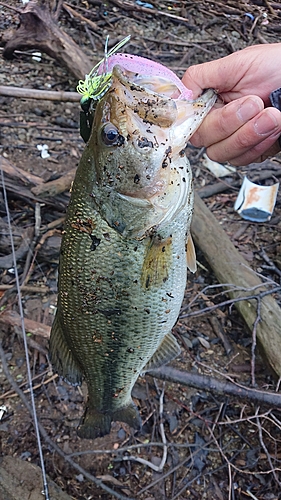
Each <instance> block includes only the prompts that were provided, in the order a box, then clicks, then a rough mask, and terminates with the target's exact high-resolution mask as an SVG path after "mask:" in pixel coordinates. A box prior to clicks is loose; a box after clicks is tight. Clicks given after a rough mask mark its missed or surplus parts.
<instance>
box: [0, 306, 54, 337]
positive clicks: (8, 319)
mask: <svg viewBox="0 0 281 500" xmlns="http://www.w3.org/2000/svg"><path fill="white" fill-rule="evenodd" d="M0 322H4V323H6V325H10V326H18V327H21V318H20V315H19V314H18V313H17V312H15V311H10V310H8V309H7V310H4V311H3V312H2V313H1V314H0ZM24 326H25V329H26V331H27V332H28V333H32V334H33V335H38V336H40V337H43V338H45V339H48V338H50V331H51V327H50V326H48V325H45V324H44V323H38V322H37V321H33V320H32V319H27V318H24Z"/></svg>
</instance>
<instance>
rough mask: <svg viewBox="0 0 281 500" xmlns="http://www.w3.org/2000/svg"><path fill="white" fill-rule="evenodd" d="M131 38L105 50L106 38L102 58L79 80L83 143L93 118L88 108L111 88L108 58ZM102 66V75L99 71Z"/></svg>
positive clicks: (88, 135)
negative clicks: (83, 78)
mask: <svg viewBox="0 0 281 500" xmlns="http://www.w3.org/2000/svg"><path fill="white" fill-rule="evenodd" d="M130 38H131V35H128V36H126V37H125V38H123V40H121V41H120V42H118V43H117V44H116V45H115V46H114V47H113V48H112V49H110V50H109V51H108V50H107V47H108V39H109V36H107V37H106V41H105V49H104V57H103V58H102V59H101V61H99V62H98V63H97V64H96V65H95V66H94V67H93V69H91V71H90V73H89V74H88V75H86V76H85V80H79V82H78V85H77V87H76V90H77V92H78V93H79V94H81V95H82V98H81V100H80V104H81V108H82V111H81V113H80V134H81V136H82V138H83V139H84V141H85V142H87V141H88V140H89V138H90V133H91V127H92V123H93V117H92V115H91V113H90V108H91V105H92V103H93V101H99V100H100V99H101V98H102V97H103V96H104V94H105V93H106V92H107V91H108V89H109V88H110V86H111V77H112V73H111V72H109V71H108V58H109V57H110V56H112V55H113V54H115V52H117V50H119V49H120V48H121V47H123V46H124V45H125V44H126V43H127V42H128V41H129V40H130ZM101 65H103V68H102V73H101V74H99V69H100V67H101Z"/></svg>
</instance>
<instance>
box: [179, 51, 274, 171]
mask: <svg viewBox="0 0 281 500" xmlns="http://www.w3.org/2000/svg"><path fill="white" fill-rule="evenodd" d="M280 59H281V43H277V44H270V45H255V46H252V47H248V48H246V49H244V50H241V51H239V52H235V53H233V54H231V55H229V56H227V57H224V58H222V59H218V60H216V61H211V62H207V63H204V64H199V65H196V66H191V67H190V68H188V70H187V71H186V72H185V74H184V76H183V78H182V81H183V83H184V84H185V85H186V87H187V88H189V89H191V90H192V91H193V93H194V98H196V97H198V95H200V94H201V93H202V91H203V90H204V89H206V88H213V89H215V90H216V91H217V93H218V94H219V97H220V102H218V103H216V104H215V106H214V107H213V109H212V110H211V111H210V113H209V114H208V115H207V117H206V118H205V120H204V121H203V123H202V125H201V126H200V127H199V129H198V130H197V131H196V133H195V134H194V135H193V137H192V138H191V143H192V144H193V145H194V146H197V147H202V146H205V147H206V148H207V154H208V156H209V158H211V159H212V160H215V161H219V162H225V161H229V162H231V163H232V164H233V165H237V166H241V165H247V164H248V163H251V162H261V161H263V160H265V159H266V158H267V157H269V156H273V155H275V154H276V153H278V152H279V151H280V145H279V142H278V138H279V136H280V135H281V112H280V111H279V110H278V109H276V108H273V107H271V105H270V101H269V94H270V93H271V92H272V91H273V90H275V89H276V88H278V87H280V86H281V72H280V68H279V64H278V61H280Z"/></svg>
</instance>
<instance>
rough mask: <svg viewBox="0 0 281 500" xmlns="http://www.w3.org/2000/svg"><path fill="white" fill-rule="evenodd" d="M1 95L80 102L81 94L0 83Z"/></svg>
mask: <svg viewBox="0 0 281 500" xmlns="http://www.w3.org/2000/svg"><path fill="white" fill-rule="evenodd" d="M0 95H5V96H7V97H20V98H22V99H38V100H41V101H43V100H45V101H60V102H79V100H80V99H81V96H80V95H79V94H78V93H77V92H63V91H60V90H57V91H53V90H37V89H27V88H24V89H23V88H21V87H7V86H5V85H0Z"/></svg>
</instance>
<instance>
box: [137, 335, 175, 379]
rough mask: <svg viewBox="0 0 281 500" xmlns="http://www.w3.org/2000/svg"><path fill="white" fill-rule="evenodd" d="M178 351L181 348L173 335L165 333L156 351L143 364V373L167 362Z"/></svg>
mask: <svg viewBox="0 0 281 500" xmlns="http://www.w3.org/2000/svg"><path fill="white" fill-rule="evenodd" d="M180 352H181V349H180V346H179V344H178V343H177V341H176V339H175V337H174V336H173V335H172V334H171V333H168V335H166V337H164V339H163V340H162V342H161V344H160V346H159V347H158V349H157V351H156V352H155V353H154V354H153V356H152V358H150V360H149V361H148V363H147V364H146V365H145V367H144V369H143V373H145V372H149V370H154V369H155V368H159V366H162V365H165V364H167V363H168V362H169V361H171V360H172V359H174V358H176V356H178V355H179V354H180Z"/></svg>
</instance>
